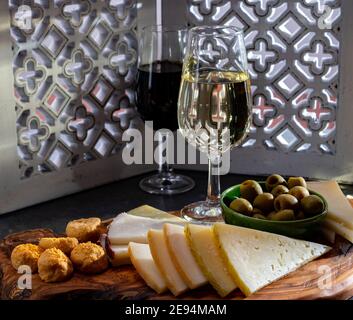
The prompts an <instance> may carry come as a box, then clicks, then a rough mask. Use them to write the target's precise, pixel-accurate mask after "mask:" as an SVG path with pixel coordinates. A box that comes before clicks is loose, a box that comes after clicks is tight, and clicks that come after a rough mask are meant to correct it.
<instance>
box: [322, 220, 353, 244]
mask: <svg viewBox="0 0 353 320" xmlns="http://www.w3.org/2000/svg"><path fill="white" fill-rule="evenodd" d="M324 226H325V227H326V228H328V229H330V230H332V231H334V232H336V233H337V234H339V235H340V236H341V237H343V238H345V239H347V240H348V241H349V242H352V243H353V230H351V229H348V228H347V227H345V226H344V225H342V224H340V223H338V222H336V221H334V220H331V219H329V218H327V219H325V221H324Z"/></svg>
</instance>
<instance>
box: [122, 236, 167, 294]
mask: <svg viewBox="0 0 353 320" xmlns="http://www.w3.org/2000/svg"><path fill="white" fill-rule="evenodd" d="M129 255H130V259H131V262H132V264H133V265H134V267H135V269H136V271H137V272H138V274H139V275H140V276H141V278H142V279H143V280H144V281H145V282H146V283H147V285H148V286H149V287H151V288H152V289H153V290H155V291H156V292H157V293H162V292H165V291H166V290H167V283H166V281H165V279H164V276H163V275H162V273H161V272H160V270H159V269H158V267H157V266H156V264H155V262H154V260H153V258H152V255H151V251H150V247H149V245H148V244H143V243H134V242H130V243H129Z"/></svg>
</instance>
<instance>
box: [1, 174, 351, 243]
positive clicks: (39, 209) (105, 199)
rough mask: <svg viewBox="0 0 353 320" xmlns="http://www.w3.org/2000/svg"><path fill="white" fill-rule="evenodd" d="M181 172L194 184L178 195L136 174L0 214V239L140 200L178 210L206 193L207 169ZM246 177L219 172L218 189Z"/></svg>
mask: <svg viewBox="0 0 353 320" xmlns="http://www.w3.org/2000/svg"><path fill="white" fill-rule="evenodd" d="M182 173H183V174H186V175H189V176H190V177H192V178H193V179H194V180H195V182H196V187H195V188H194V189H193V190H191V191H189V192H187V193H184V194H181V195H175V196H158V195H149V194H147V193H145V192H143V191H142V190H140V188H139V186H138V183H139V181H140V179H141V178H142V177H143V176H136V177H132V178H129V179H126V180H122V181H118V182H114V183H111V184H107V185H104V186H101V187H98V188H95V189H91V190H87V191H83V192H80V193H76V194H73V195H70V196H67V197H63V198H59V199H56V200H52V201H48V202H45V203H42V204H38V205H35V206H32V207H28V208H25V209H21V210H18V211H15V212H11V213H8V214H4V215H0V239H1V238H3V237H4V236H6V235H7V234H9V233H13V232H18V231H22V230H27V229H34V228H50V229H53V230H54V231H55V232H63V231H64V230H65V226H66V224H67V222H68V221H70V220H73V219H79V218H85V217H92V216H98V217H100V218H101V219H108V218H112V217H114V216H115V215H117V214H118V213H120V212H123V211H128V210H130V209H132V208H135V207H137V206H140V205H143V204H149V205H151V206H154V207H156V208H159V209H162V210H166V211H168V210H178V209H181V208H182V207H183V206H184V205H186V204H189V203H191V202H194V201H199V200H203V199H204V198H205V196H206V188H207V173H206V172H197V171H184V172H182ZM247 178H249V177H247V176H240V175H233V174H228V175H226V176H222V177H221V186H222V190H225V189H226V188H228V187H230V186H232V185H234V184H237V183H240V182H242V181H243V180H245V179H247ZM255 179H259V180H260V179H261V178H260V177H255ZM342 189H343V190H344V192H345V193H346V194H353V186H342Z"/></svg>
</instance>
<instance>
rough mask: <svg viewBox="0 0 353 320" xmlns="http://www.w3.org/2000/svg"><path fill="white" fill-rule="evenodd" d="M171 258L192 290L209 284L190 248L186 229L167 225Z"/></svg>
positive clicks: (166, 231)
mask: <svg viewBox="0 0 353 320" xmlns="http://www.w3.org/2000/svg"><path fill="white" fill-rule="evenodd" d="M163 232H164V236H165V239H166V241H167V245H168V250H169V253H170V256H171V258H172V260H173V262H174V265H175V267H176V268H177V270H178V271H179V273H180V275H181V276H182V278H183V280H184V281H185V283H186V284H187V285H188V287H189V288H190V289H195V288H198V287H200V286H202V285H204V284H206V283H207V279H206V277H205V276H204V274H203V273H202V271H201V268H200V267H199V265H198V264H197V262H196V260H195V258H194V256H193V254H192V252H191V249H190V247H189V244H188V241H187V239H186V235H185V232H184V227H182V226H178V225H175V224H169V223H166V224H165V225H164V227H163Z"/></svg>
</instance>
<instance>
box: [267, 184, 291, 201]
mask: <svg viewBox="0 0 353 320" xmlns="http://www.w3.org/2000/svg"><path fill="white" fill-rule="evenodd" d="M288 192H289V189H288V188H287V187H286V186H284V185H281V184H280V185H279V186H277V187H274V188H273V189H272V191H271V193H272V194H273V196H274V197H275V198H277V197H278V196H279V195H281V194H285V193H288Z"/></svg>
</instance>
